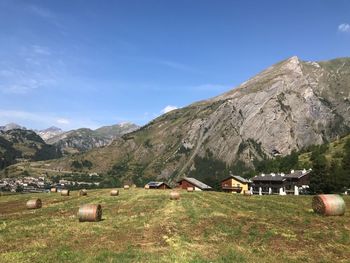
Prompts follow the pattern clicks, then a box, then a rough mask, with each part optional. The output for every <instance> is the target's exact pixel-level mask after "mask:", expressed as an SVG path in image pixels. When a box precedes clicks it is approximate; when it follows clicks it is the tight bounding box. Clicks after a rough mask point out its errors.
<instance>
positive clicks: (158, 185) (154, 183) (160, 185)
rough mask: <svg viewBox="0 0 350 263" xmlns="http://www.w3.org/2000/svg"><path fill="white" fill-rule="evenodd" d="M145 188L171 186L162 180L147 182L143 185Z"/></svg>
mask: <svg viewBox="0 0 350 263" xmlns="http://www.w3.org/2000/svg"><path fill="white" fill-rule="evenodd" d="M145 188H147V189H171V187H170V186H169V185H168V184H166V183H164V182H149V183H148V184H146V185H145Z"/></svg>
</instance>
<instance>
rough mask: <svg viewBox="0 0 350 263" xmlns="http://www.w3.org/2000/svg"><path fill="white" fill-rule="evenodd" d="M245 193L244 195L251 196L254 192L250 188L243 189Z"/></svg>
mask: <svg viewBox="0 0 350 263" xmlns="http://www.w3.org/2000/svg"><path fill="white" fill-rule="evenodd" d="M243 195H244V196H251V195H252V192H251V191H250V190H244V191H243Z"/></svg>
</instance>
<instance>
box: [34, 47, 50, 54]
mask: <svg viewBox="0 0 350 263" xmlns="http://www.w3.org/2000/svg"><path fill="white" fill-rule="evenodd" d="M32 48H33V51H34V52H35V53H37V54H40V55H47V56H48V55H51V52H50V50H49V49H48V48H47V47H43V46H38V45H33V46H32Z"/></svg>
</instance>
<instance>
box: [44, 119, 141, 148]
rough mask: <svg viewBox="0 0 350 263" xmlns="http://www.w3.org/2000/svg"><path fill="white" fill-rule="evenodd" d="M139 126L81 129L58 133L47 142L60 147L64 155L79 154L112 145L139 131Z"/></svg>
mask: <svg viewBox="0 0 350 263" xmlns="http://www.w3.org/2000/svg"><path fill="white" fill-rule="evenodd" d="M138 128H139V126H137V125H136V124H133V123H121V124H116V125H112V126H104V127H101V128H98V129H96V130H91V129H87V128H81V129H77V130H72V131H68V132H58V131H57V130H55V131H56V132H57V134H56V135H55V136H52V137H50V138H48V139H47V140H46V142H47V143H48V144H52V145H55V146H56V147H58V148H59V149H60V150H61V151H62V153H63V154H70V153H79V152H85V151H88V150H91V149H93V148H96V147H102V146H106V145H108V144H110V143H111V142H112V141H113V140H114V139H117V138H120V137H121V136H122V135H124V134H127V133H129V132H133V131H135V130H137V129H138Z"/></svg>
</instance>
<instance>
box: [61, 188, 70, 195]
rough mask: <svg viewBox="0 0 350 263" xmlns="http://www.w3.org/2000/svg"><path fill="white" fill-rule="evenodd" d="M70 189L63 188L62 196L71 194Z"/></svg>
mask: <svg viewBox="0 0 350 263" xmlns="http://www.w3.org/2000/svg"><path fill="white" fill-rule="evenodd" d="M69 193H70V191H69V190H68V189H63V190H62V191H61V196H69Z"/></svg>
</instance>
